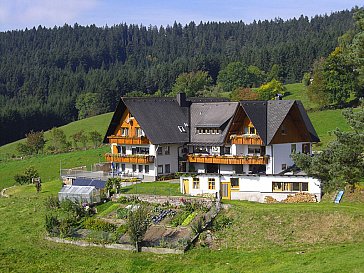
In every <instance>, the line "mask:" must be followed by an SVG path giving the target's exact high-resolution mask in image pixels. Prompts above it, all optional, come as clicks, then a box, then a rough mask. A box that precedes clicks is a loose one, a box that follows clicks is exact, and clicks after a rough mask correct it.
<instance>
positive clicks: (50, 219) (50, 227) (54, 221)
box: [45, 214, 59, 236]
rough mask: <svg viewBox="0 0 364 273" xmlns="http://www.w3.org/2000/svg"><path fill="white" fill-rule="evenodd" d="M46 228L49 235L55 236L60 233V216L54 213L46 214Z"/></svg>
mask: <svg viewBox="0 0 364 273" xmlns="http://www.w3.org/2000/svg"><path fill="white" fill-rule="evenodd" d="M45 229H46V231H47V232H48V234H49V235H51V236H54V235H58V234H59V221H58V218H57V217H56V216H54V215H52V214H46V216H45Z"/></svg>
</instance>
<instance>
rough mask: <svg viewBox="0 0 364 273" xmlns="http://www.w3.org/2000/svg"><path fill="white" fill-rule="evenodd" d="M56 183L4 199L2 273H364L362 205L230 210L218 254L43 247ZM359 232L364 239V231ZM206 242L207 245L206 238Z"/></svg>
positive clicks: (236, 205) (236, 206)
mask: <svg viewBox="0 0 364 273" xmlns="http://www.w3.org/2000/svg"><path fill="white" fill-rule="evenodd" d="M59 189H60V185H59V182H58V181H53V182H47V183H44V184H43V189H42V192H41V193H39V194H37V193H36V190H35V187H34V185H28V186H17V187H15V188H12V189H11V190H9V191H8V192H7V193H8V194H9V195H10V198H0V223H1V225H0V272H24V271H26V272H199V273H201V272H224V273H225V272H358V273H359V272H363V271H364V240H363V233H362V230H363V221H364V220H363V217H364V207H363V204H362V203H361V204H360V203H358V204H353V203H348V202H345V198H344V201H343V203H342V204H340V205H334V204H332V203H325V202H324V203H321V204H307V205H297V204H254V203H248V202H230V205H231V207H230V208H229V209H228V211H226V212H223V213H222V215H223V214H224V215H225V216H227V217H229V218H230V219H231V220H232V224H231V225H230V226H229V227H227V228H225V229H222V230H220V231H216V232H212V236H213V237H214V238H215V240H214V243H213V247H212V248H208V247H207V246H203V244H201V245H200V246H197V247H195V248H194V249H192V250H190V251H188V252H187V253H185V254H182V255H171V254H170V255H157V254H151V253H133V252H127V251H121V250H111V249H103V248H96V247H90V248H83V247H77V246H72V245H63V244H57V243H53V242H49V241H46V240H45V239H44V236H45V232H44V217H45V216H44V214H45V210H44V201H45V199H46V198H47V196H49V195H50V194H55V193H56V192H57V191H58V190H59ZM360 230H361V231H360ZM202 237H205V236H204V235H203V236H202Z"/></svg>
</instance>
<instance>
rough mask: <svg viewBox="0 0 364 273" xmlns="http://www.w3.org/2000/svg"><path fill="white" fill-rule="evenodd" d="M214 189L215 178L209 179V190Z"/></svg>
mask: <svg viewBox="0 0 364 273" xmlns="http://www.w3.org/2000/svg"><path fill="white" fill-rule="evenodd" d="M214 189H215V178H209V190H214Z"/></svg>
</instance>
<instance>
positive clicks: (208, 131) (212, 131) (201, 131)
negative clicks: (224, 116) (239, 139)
mask: <svg viewBox="0 0 364 273" xmlns="http://www.w3.org/2000/svg"><path fill="white" fill-rule="evenodd" d="M196 133H197V134H208V135H210V134H213V135H218V134H220V130H219V129H218V128H196Z"/></svg>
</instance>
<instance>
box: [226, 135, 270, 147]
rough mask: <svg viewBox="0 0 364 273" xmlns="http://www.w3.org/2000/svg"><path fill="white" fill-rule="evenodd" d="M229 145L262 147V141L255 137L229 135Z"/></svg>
mask: <svg viewBox="0 0 364 273" xmlns="http://www.w3.org/2000/svg"><path fill="white" fill-rule="evenodd" d="M230 139H231V144H247V145H260V146H262V145H263V141H262V139H261V138H260V137H259V136H257V135H231V136H230Z"/></svg>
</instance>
